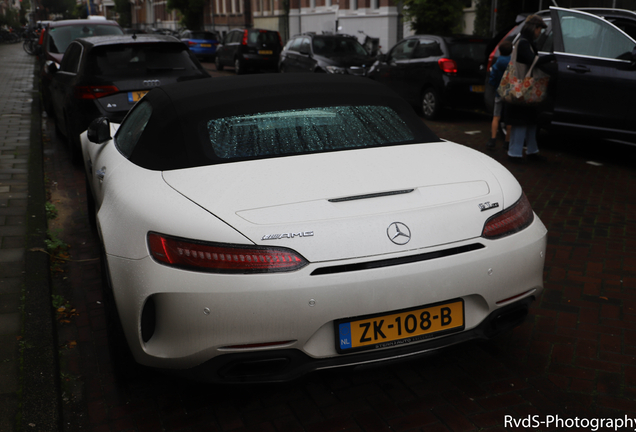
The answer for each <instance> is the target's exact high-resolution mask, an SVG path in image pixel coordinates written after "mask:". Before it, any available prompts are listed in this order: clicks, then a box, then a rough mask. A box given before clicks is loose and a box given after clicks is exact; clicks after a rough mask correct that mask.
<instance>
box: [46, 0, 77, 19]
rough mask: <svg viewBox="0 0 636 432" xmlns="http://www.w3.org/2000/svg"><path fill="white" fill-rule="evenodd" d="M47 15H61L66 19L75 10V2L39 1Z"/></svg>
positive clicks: (58, 0)
mask: <svg viewBox="0 0 636 432" xmlns="http://www.w3.org/2000/svg"><path fill="white" fill-rule="evenodd" d="M40 3H41V5H42V8H44V10H45V11H47V14H61V15H63V16H64V17H67V16H68V15H69V14H71V13H72V12H73V10H74V9H75V0H40Z"/></svg>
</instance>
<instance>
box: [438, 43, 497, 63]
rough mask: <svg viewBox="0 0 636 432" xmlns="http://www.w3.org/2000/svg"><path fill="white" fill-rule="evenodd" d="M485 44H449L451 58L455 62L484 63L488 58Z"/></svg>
mask: <svg viewBox="0 0 636 432" xmlns="http://www.w3.org/2000/svg"><path fill="white" fill-rule="evenodd" d="M487 45H488V43H487V42H486V41H484V42H469V41H465V42H454V43H451V44H449V47H448V49H449V51H450V56H451V58H452V59H453V60H461V59H470V60H476V61H479V62H481V61H484V59H485V58H486V56H487V54H486V46H487Z"/></svg>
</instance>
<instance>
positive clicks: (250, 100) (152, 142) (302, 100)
mask: <svg viewBox="0 0 636 432" xmlns="http://www.w3.org/2000/svg"><path fill="white" fill-rule="evenodd" d="M142 102H143V103H147V104H150V106H151V107H152V115H151V117H150V120H149V121H148V124H147V126H146V127H145V128H144V130H143V132H142V134H141V135H140V137H139V140H138V142H137V144H136V146H135V148H134V150H133V151H132V153H131V154H130V155H129V158H130V160H131V161H132V162H134V163H136V164H137V165H140V166H142V167H144V168H147V169H153V170H172V169H181V168H189V167H195V166H204V165H212V164H216V163H223V162H227V161H223V160H215V157H214V156H210V154H209V152H206V151H205V150H204V149H203V148H202V145H201V142H202V124H203V123H205V122H209V121H210V120H213V119H220V118H227V117H232V116H241V115H246V114H255V113H267V112H276V111H287V110H298V109H306V108H317V107H336V106H386V107H390V108H391V109H392V110H393V111H395V112H396V113H397V115H398V116H399V118H400V119H401V120H402V121H403V122H404V123H405V124H406V125H407V126H408V128H409V129H410V130H411V133H412V136H413V140H410V141H409V142H412V143H425V142H436V141H439V138H437V136H436V135H435V134H434V133H433V132H431V131H430V129H428V128H427V127H426V125H424V123H423V121H422V120H421V119H420V118H419V117H418V116H417V114H416V113H415V112H414V110H413V108H412V107H411V106H410V105H409V104H408V103H407V102H406V101H404V100H403V99H402V98H400V97H399V96H398V95H396V94H395V93H394V92H393V91H392V90H391V89H389V88H388V87H386V86H384V85H382V84H379V83H376V82H374V81H372V80H369V79H366V78H361V77H352V76H347V75H327V74H309V73H308V74H257V75H246V76H229V77H221V78H209V79H202V80H195V81H188V82H182V83H177V84H169V85H165V86H162V87H158V88H155V89H153V90H152V91H150V92H149V93H148V94H147V95H146V96H145V97H144V98H143V99H142ZM142 102H140V103H142ZM137 107H138V105H137V106H136V107H135V108H137ZM135 108H133V110H131V113H132V112H133V111H134V110H135ZM129 117H130V114H129ZM125 122H126V119H125V120H124V123H125ZM401 144H405V143H401Z"/></svg>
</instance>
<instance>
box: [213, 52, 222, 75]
mask: <svg viewBox="0 0 636 432" xmlns="http://www.w3.org/2000/svg"><path fill="white" fill-rule="evenodd" d="M214 66H216V70H218V71H222V70H223V64H222V63H221V60H220V59H219V56H218V55H217V56H216V57H215V58H214Z"/></svg>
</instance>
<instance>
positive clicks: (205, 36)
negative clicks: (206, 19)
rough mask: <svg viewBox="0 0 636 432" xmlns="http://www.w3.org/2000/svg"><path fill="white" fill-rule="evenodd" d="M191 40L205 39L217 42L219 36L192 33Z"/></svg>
mask: <svg viewBox="0 0 636 432" xmlns="http://www.w3.org/2000/svg"><path fill="white" fill-rule="evenodd" d="M190 38H191V39H205V40H216V39H217V36H216V35H215V34H214V33H212V32H196V31H194V32H192V33H190Z"/></svg>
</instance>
